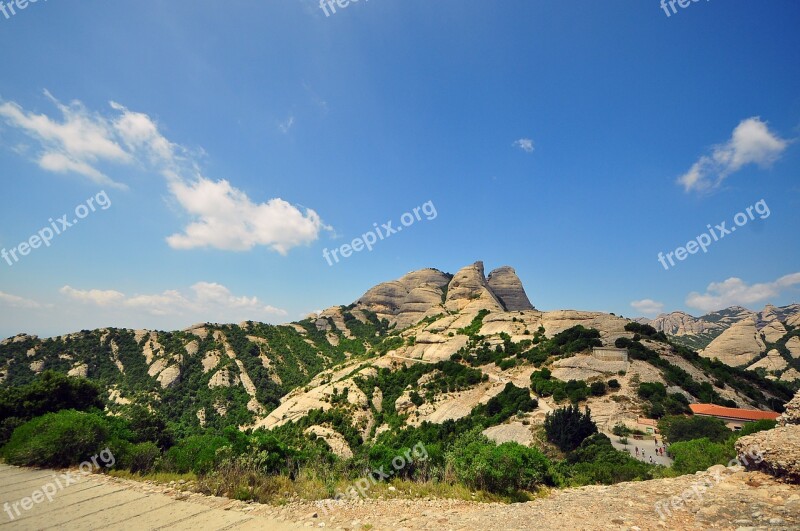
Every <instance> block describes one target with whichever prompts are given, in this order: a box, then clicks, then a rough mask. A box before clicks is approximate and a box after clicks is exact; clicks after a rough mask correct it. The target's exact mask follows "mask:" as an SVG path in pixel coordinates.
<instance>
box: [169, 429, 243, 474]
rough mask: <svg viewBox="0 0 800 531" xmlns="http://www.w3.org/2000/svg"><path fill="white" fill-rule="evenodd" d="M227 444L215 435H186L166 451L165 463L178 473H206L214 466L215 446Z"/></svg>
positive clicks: (227, 443) (225, 440)
mask: <svg viewBox="0 0 800 531" xmlns="http://www.w3.org/2000/svg"><path fill="white" fill-rule="evenodd" d="M227 445H229V442H228V440H227V439H225V438H224V437H219V436H215V435H194V436H191V437H187V438H186V439H183V440H182V441H180V442H179V443H178V444H176V445H175V446H173V447H172V448H170V449H169V451H167V454H166V458H165V465H166V467H167V468H168V469H171V470H172V471H174V472H178V473H180V474H185V473H186V472H194V473H195V474H206V473H208V472H210V471H211V469H212V468H213V467H214V464H215V456H216V452H217V448H222V447H223V446H227Z"/></svg>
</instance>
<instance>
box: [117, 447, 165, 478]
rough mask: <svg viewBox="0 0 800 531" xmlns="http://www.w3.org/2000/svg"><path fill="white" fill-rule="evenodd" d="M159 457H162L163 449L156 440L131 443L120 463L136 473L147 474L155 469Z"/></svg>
mask: <svg viewBox="0 0 800 531" xmlns="http://www.w3.org/2000/svg"><path fill="white" fill-rule="evenodd" d="M159 457H161V450H160V449H159V448H158V446H157V445H156V443H154V442H150V441H147V442H142V443H138V444H131V445H130V446H129V447H128V448H126V451H125V455H124V457H123V458H122V459H121V460H120V465H121V466H123V467H125V468H127V469H128V470H130V471H131V472H133V473H135V474H136V473H138V474H147V473H148V472H152V471H153V470H154V469H155V465H156V461H157V460H158V458H159Z"/></svg>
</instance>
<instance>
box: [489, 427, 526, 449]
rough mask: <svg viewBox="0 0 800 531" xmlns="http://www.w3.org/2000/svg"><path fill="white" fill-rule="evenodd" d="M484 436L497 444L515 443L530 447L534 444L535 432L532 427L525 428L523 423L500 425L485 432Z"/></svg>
mask: <svg viewBox="0 0 800 531" xmlns="http://www.w3.org/2000/svg"><path fill="white" fill-rule="evenodd" d="M483 434H484V435H486V436H487V437H488V438H489V439H491V440H492V441H494V442H496V443H497V444H503V443H506V442H515V443H518V444H522V445H525V446H530V445H531V443H532V442H533V432H532V431H531V428H530V426H525V425H524V424H522V423H521V422H511V423H508V424H500V425H498V426H492V427H491V428H486V429H485V430H483Z"/></svg>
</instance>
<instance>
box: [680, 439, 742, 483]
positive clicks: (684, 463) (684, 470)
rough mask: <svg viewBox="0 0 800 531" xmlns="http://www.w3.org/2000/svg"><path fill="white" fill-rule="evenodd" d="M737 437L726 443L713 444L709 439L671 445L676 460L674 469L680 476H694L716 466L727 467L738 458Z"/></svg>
mask: <svg viewBox="0 0 800 531" xmlns="http://www.w3.org/2000/svg"><path fill="white" fill-rule="evenodd" d="M734 440H735V437H730V438H729V439H728V440H726V441H725V442H713V441H711V440H709V439H707V438H702V439H694V440H690V441H684V442H678V443H674V444H671V445H670V447H669V451H670V454H672V457H673V459H674V460H675V461H674V463H673V465H672V468H673V470H675V472H678V473H679V474H694V473H695V472H697V471H699V470H706V469H707V468H708V467H710V466H714V465H727V464H728V463H729V462H730V461H731V460H732V459H735V458H736V450H735V449H734V447H733V441H734Z"/></svg>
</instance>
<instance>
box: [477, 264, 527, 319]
mask: <svg viewBox="0 0 800 531" xmlns="http://www.w3.org/2000/svg"><path fill="white" fill-rule="evenodd" d="M486 282H487V283H488V284H489V287H490V288H491V289H492V291H493V292H494V294H495V295H496V296H497V298H498V299H500V302H502V303H503V306H505V309H506V310H507V311H509V312H516V311H525V310H533V309H534V307H533V304H531V301H530V300H529V299H528V295H527V294H526V293H525V288H524V287H523V286H522V281H521V280H520V279H519V277H518V276H517V272H516V271H514V268H513V267H509V266H503V267H499V268H497V269H495V270H494V271H492V272H491V273H489V277H488V278H487V280H486Z"/></svg>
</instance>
